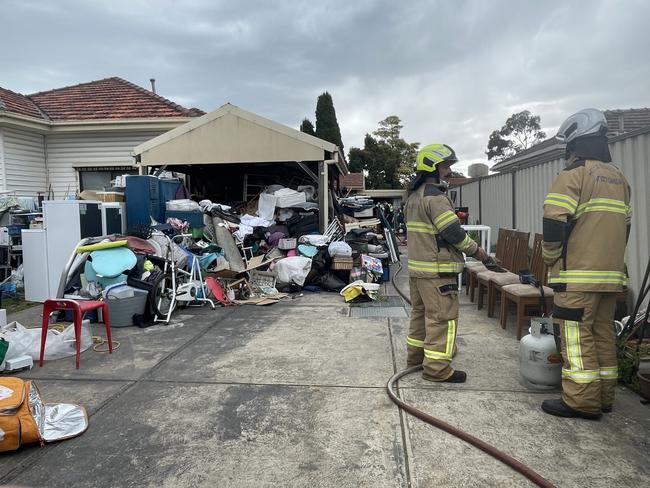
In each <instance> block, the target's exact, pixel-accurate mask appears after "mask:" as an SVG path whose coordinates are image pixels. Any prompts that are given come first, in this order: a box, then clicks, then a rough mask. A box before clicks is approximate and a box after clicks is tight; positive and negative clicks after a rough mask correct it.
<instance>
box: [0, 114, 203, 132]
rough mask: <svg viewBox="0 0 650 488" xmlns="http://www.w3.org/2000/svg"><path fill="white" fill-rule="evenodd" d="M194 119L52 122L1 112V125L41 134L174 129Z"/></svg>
mask: <svg viewBox="0 0 650 488" xmlns="http://www.w3.org/2000/svg"><path fill="white" fill-rule="evenodd" d="M191 118H192V117H168V118H156V119H118V120H114V119H101V120H69V121H59V120H57V121H51V120H43V119H38V118H35V117H29V116H26V115H20V114H15V113H11V112H6V111H4V112H0V123H2V122H4V123H6V124H8V125H12V126H16V127H20V128H27V129H35V130H38V131H41V132H85V131H97V130H110V129H114V130H134V129H140V130H152V129H165V130H169V129H173V128H174V127H178V126H179V125H180V124H184V123H186V122H187V121H188V120H190V119H191Z"/></svg>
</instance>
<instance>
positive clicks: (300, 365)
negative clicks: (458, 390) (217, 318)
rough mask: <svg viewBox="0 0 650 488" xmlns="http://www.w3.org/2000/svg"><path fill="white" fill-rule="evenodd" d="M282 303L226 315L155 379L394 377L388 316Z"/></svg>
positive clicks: (344, 381)
mask: <svg viewBox="0 0 650 488" xmlns="http://www.w3.org/2000/svg"><path fill="white" fill-rule="evenodd" d="M278 307H279V305H273V306H272V307H269V308H267V307H256V308H255V309H254V310H253V311H252V312H254V316H253V317H252V318H251V315H250V313H249V314H248V315H246V314H244V315H233V316H232V317H228V318H225V319H224V320H223V321H222V322H221V323H219V324H218V325H217V326H215V327H214V328H213V329H211V330H210V331H208V333H206V335H205V336H204V337H202V338H201V341H199V342H198V343H197V344H195V345H193V347H192V348H188V349H186V350H184V351H182V352H181V353H179V354H178V356H176V357H175V358H174V360H173V361H170V362H168V363H166V364H165V365H163V366H162V367H161V368H159V369H157V370H156V371H155V373H154V374H153V377H154V378H156V379H166V380H172V379H181V380H183V379H185V380H192V379H196V378H199V379H202V380H207V381H219V382H234V383H263V384H270V383H271V384H310V385H351V386H374V387H381V386H382V385H383V384H384V383H385V381H386V379H387V378H388V377H390V376H391V375H392V358H391V351H390V341H389V339H388V326H387V321H386V319H381V318H379V319H378V318H373V319H365V320H364V319H353V318H348V317H347V316H341V315H339V313H338V309H337V308H323V309H319V308H316V309H310V308H308V307H294V308H292V309H290V310H287V311H286V313H285V312H282V313H278ZM252 312H251V313H252ZM179 365H183V367H182V368H180V367H179Z"/></svg>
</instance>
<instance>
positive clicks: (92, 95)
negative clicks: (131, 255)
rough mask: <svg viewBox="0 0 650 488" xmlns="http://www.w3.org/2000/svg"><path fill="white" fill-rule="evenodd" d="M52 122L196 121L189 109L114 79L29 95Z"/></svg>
mask: <svg viewBox="0 0 650 488" xmlns="http://www.w3.org/2000/svg"><path fill="white" fill-rule="evenodd" d="M27 96H28V97H29V98H30V99H31V100H32V101H33V102H34V103H36V104H37V105H38V106H39V107H40V108H41V110H42V111H43V112H45V113H46V114H47V115H48V116H49V118H50V119H51V120H101V119H104V120H106V119H150V118H161V117H163V118H164V117H197V116H200V115H203V114H204V113H205V112H203V111H202V110H199V109H196V108H192V109H187V108H185V107H182V106H180V105H178V104H176V103H174V102H172V101H170V100H167V99H166V98H164V97H161V96H160V95H156V94H155V93H153V92H151V91H149V90H147V89H145V88H142V87H140V86H138V85H135V84H133V83H131V82H128V81H126V80H123V79H121V78H117V77H113V78H106V79H103V80H98V81H91V82H89V83H81V84H79V85H74V86H68V87H64V88H57V89H55V90H49V91H44V92H39V93H34V94H32V95H27Z"/></svg>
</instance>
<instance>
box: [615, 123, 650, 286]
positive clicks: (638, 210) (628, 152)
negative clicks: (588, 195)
mask: <svg viewBox="0 0 650 488" xmlns="http://www.w3.org/2000/svg"><path fill="white" fill-rule="evenodd" d="M609 149H610V152H611V154H612V159H613V161H614V163H615V164H616V165H617V166H618V167H619V168H620V169H621V171H623V174H625V177H626V178H627V180H628V181H629V183H630V186H631V187H632V201H631V205H632V212H633V213H632V232H631V233H630V240H629V242H628V245H627V255H626V262H627V266H628V272H629V275H630V280H629V286H630V288H631V289H632V291H633V292H638V290H639V288H640V287H641V281H642V280H643V273H644V271H645V267H646V264H647V263H648V257H649V256H648V254H649V251H648V248H649V247H650V231H649V230H648V227H649V226H650V217H649V215H648V212H649V211H650V193H649V192H648V188H650V134H647V133H646V134H641V135H637V136H634V137H629V138H627V139H623V140H620V141H617V142H614V143H612V144H610V146H609Z"/></svg>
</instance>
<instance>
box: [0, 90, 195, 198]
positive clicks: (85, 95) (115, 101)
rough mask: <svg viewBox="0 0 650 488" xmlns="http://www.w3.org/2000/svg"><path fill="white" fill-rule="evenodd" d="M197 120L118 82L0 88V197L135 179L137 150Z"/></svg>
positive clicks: (70, 191) (68, 191)
mask: <svg viewBox="0 0 650 488" xmlns="http://www.w3.org/2000/svg"><path fill="white" fill-rule="evenodd" d="M203 114H204V112H203V111H201V110H198V109H195V108H190V109H188V108H185V107H182V106H180V105H178V104H176V103H174V102H172V101H170V100H168V99H166V98H164V97H161V96H159V95H157V94H156V93H154V92H153V91H150V90H147V89H145V88H142V87H140V86H138V85H135V84H133V83H131V82H128V81H126V80H123V79H121V78H117V77H113V78H106V79H103V80H98V81H91V82H89V83H82V84H79V85H74V86H68V87H64V88H57V89H54V90H48V91H43V92H39V93H33V94H31V95H23V94H20V93H16V92H14V91H11V90H8V89H6V88H2V87H0V190H2V191H5V192H15V194H16V195H18V196H36V195H37V194H38V193H39V192H40V193H43V194H45V193H47V192H48V191H50V192H52V193H53V195H54V198H57V199H59V198H64V197H65V196H67V195H74V194H75V193H76V192H77V191H82V190H85V189H101V188H102V187H104V186H108V185H109V184H110V180H111V179H113V178H114V177H115V176H117V175H120V174H124V173H135V172H137V169H136V167H135V166H134V161H133V157H132V155H131V152H132V151H133V148H134V147H135V146H137V145H139V144H141V143H143V142H145V141H148V140H149V139H152V138H153V137H156V136H158V135H160V134H162V133H164V132H167V131H168V130H171V129H173V128H175V127H178V126H179V125H182V124H184V123H186V122H187V121H188V120H191V119H192V118H193V117H198V116H201V115H203Z"/></svg>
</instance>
